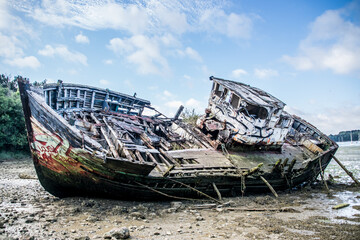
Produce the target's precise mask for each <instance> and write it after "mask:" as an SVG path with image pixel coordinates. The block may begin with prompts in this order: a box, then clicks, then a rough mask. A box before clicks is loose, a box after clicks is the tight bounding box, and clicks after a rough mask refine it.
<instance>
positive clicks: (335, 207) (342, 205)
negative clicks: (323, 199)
mask: <svg viewBox="0 0 360 240" xmlns="http://www.w3.org/2000/svg"><path fill="white" fill-rule="evenodd" d="M349 205H350V204H348V203H340V204H338V205H336V206H333V207H332V209H340V208H344V207H348V206H349Z"/></svg>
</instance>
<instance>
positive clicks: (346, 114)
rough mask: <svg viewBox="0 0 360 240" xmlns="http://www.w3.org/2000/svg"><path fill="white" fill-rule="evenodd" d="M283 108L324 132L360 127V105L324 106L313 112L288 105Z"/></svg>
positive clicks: (333, 132) (335, 132)
mask: <svg viewBox="0 0 360 240" xmlns="http://www.w3.org/2000/svg"><path fill="white" fill-rule="evenodd" d="M285 110H286V111H287V112H289V113H291V114H295V115H298V116H299V117H302V118H304V119H305V120H306V121H308V122H310V123H311V124H313V125H314V126H316V127H317V128H318V129H319V130H320V131H323V132H324V133H325V134H337V133H339V132H340V131H348V130H354V129H360V122H359V119H360V105H348V106H343V107H337V108H326V109H323V110H321V111H319V112H317V113H315V114H314V113H308V112H304V111H301V110H298V109H296V108H292V107H288V106H285Z"/></svg>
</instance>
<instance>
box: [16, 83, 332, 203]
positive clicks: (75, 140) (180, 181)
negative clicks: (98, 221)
mask: <svg viewBox="0 0 360 240" xmlns="http://www.w3.org/2000/svg"><path fill="white" fill-rule="evenodd" d="M19 87H20V93H21V99H22V104H23V109H24V114H25V121H26V127H27V131H28V140H29V146H30V150H31V153H32V157H33V161H34V166H35V169H36V172H37V175H38V177H39V181H40V183H41V184H42V186H43V187H44V188H45V189H46V190H47V191H48V192H50V193H51V194H53V195H55V196H59V197H66V196H79V195H86V196H97V197H106V198H120V199H135V200H155V199H168V198H175V199H176V198H178V199H187V198H198V197H202V196H203V195H200V194H199V192H198V191H201V192H202V193H204V194H207V195H211V196H217V192H216V189H214V187H213V186H214V184H215V185H216V186H217V189H218V190H219V192H220V193H221V195H223V196H229V195H239V194H241V193H242V192H244V191H246V192H251V191H256V192H264V191H268V187H267V186H266V184H264V182H263V181H262V180H261V179H260V178H259V176H263V177H265V178H266V179H267V181H268V182H269V183H270V184H271V185H272V186H273V188H275V189H287V188H292V187H294V186H297V185H299V184H301V183H304V182H311V181H314V180H315V179H316V177H317V176H318V175H319V173H320V165H319V163H321V165H322V169H325V168H326V166H327V165H328V164H329V162H330V160H331V154H335V152H336V150H337V145H336V144H334V145H333V146H331V147H330V148H329V149H328V150H326V151H324V152H322V153H321V154H319V155H318V156H317V157H315V158H313V159H311V160H309V161H307V162H306V166H304V167H302V168H301V171H290V170H289V171H288V172H284V171H281V170H277V169H274V170H272V171H268V172H263V173H256V174H252V175H244V174H236V175H234V174H225V173H224V174H221V173H220V174H214V175H211V174H205V175H200V174H199V175H197V176H195V175H190V176H178V175H177V176H172V175H165V174H164V175H163V176H152V175H149V174H148V173H149V172H150V171H151V170H152V169H153V168H154V166H153V165H151V164H139V163H136V162H129V161H127V162H125V160H124V163H123V164H121V161H122V160H121V158H119V161H120V163H119V166H120V168H116V167H114V166H112V165H111V164H109V163H108V162H107V161H106V159H103V158H101V157H99V156H98V155H96V154H95V151H94V152H91V151H89V149H87V148H86V147H84V146H85V145H87V146H89V145H91V142H90V141H89V142H87V139H86V138H84V137H81V134H78V133H77V132H76V131H75V130H74V129H72V128H71V127H70V128H69V126H68V125H67V124H66V123H65V122H64V121H63V120H62V119H61V118H59V117H58V116H56V114H54V113H53V112H51V111H49V109H46V108H44V106H43V105H41V104H40V103H39V102H38V100H37V98H36V97H35V95H33V94H30V93H31V90H30V89H29V88H28V85H26V83H24V82H19ZM95 147H98V146H94V148H95ZM124 164H125V165H124ZM126 164H128V165H126ZM304 164H305V163H304ZM121 166H122V168H121ZM124 166H125V167H124ZM288 168H290V167H288ZM194 189H196V190H197V191H195V190H194Z"/></svg>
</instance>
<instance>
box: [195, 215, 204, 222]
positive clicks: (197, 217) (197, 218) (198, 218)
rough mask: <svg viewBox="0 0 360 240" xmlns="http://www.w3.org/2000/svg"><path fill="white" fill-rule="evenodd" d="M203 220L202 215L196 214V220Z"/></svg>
mask: <svg viewBox="0 0 360 240" xmlns="http://www.w3.org/2000/svg"><path fill="white" fill-rule="evenodd" d="M203 220H204V218H203V217H202V216H200V215H198V216H196V221H203Z"/></svg>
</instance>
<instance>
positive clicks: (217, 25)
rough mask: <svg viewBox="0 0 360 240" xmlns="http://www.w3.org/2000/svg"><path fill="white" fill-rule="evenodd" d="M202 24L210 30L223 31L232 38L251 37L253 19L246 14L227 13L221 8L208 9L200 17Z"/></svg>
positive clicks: (222, 32)
mask: <svg viewBox="0 0 360 240" xmlns="http://www.w3.org/2000/svg"><path fill="white" fill-rule="evenodd" d="M200 25H201V27H202V28H203V29H205V30H207V31H209V32H215V33H221V34H224V35H226V36H228V37H231V38H238V39H249V38H250V37H251V33H252V29H253V20H252V18H251V16H249V15H246V14H236V13H230V14H229V15H227V14H226V13H225V12H224V11H223V10H221V9H207V10H205V11H204V12H203V14H202V16H201V18H200Z"/></svg>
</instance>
